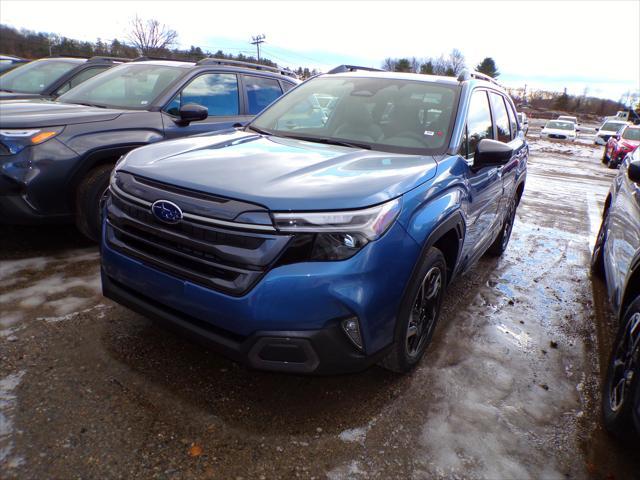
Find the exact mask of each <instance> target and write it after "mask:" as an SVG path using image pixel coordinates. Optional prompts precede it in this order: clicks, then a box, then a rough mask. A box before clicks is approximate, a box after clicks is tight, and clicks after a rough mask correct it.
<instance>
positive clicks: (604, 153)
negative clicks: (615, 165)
mask: <svg viewBox="0 0 640 480" xmlns="http://www.w3.org/2000/svg"><path fill="white" fill-rule="evenodd" d="M596 145H597V143H596ZM602 163H605V164H607V163H609V156H608V155H607V146H606V145H605V146H604V151H603V152H602Z"/></svg>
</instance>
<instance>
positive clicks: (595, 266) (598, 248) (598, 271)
mask: <svg viewBox="0 0 640 480" xmlns="http://www.w3.org/2000/svg"><path fill="white" fill-rule="evenodd" d="M608 215H609V211H608V210H606V211H605V212H604V215H602V223H601V224H600V230H598V236H597V237H596V243H595V245H594V246H593V252H592V253H591V271H592V272H593V273H594V275H595V276H596V277H598V278H604V246H605V244H606V242H607V216H608Z"/></svg>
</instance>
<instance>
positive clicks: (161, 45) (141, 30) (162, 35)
mask: <svg viewBox="0 0 640 480" xmlns="http://www.w3.org/2000/svg"><path fill="white" fill-rule="evenodd" d="M127 38H128V39H129V41H130V42H131V43H132V44H133V45H134V46H135V47H136V48H137V49H138V50H140V53H142V54H143V55H146V54H149V53H153V52H158V51H161V50H165V49H167V48H169V47H171V46H172V45H175V43H176V40H177V39H178V32H176V31H175V30H173V29H171V28H169V27H168V26H167V25H164V24H160V22H158V21H157V20H154V19H151V18H150V19H148V20H144V19H142V18H140V17H138V16H137V15H136V16H135V18H134V19H133V20H131V31H130V32H129V35H128V36H127Z"/></svg>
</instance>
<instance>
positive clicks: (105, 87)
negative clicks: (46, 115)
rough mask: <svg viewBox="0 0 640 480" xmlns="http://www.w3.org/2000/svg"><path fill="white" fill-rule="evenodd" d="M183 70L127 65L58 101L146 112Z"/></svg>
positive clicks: (89, 82) (79, 87)
mask: <svg viewBox="0 0 640 480" xmlns="http://www.w3.org/2000/svg"><path fill="white" fill-rule="evenodd" d="M183 72H184V70H183V69H182V68H180V67H171V66H166V65H149V64H135V63H132V64H127V65H119V66H117V67H113V68H110V69H109V70H107V71H106V72H104V73H101V74H100V75H97V76H95V77H93V78H91V79H89V80H87V81H86V82H84V83H81V84H80V85H78V86H77V87H75V88H72V89H71V90H69V92H67V93H65V94H64V95H61V96H60V97H59V98H58V100H59V101H61V102H67V103H81V104H87V105H97V106H100V107H115V108H125V109H134V110H135V109H146V108H148V106H149V105H150V104H151V103H152V102H153V101H154V100H155V98H156V97H157V96H158V95H160V93H162V91H163V90H164V89H165V88H166V87H167V86H168V85H169V84H170V83H171V82H173V81H174V80H175V79H176V78H178V77H179V76H180V75H182V73H183Z"/></svg>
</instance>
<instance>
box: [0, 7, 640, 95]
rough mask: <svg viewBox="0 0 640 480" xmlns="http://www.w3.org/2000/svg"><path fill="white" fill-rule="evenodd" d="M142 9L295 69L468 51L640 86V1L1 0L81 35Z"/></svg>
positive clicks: (554, 79) (20, 14)
mask: <svg viewBox="0 0 640 480" xmlns="http://www.w3.org/2000/svg"><path fill="white" fill-rule="evenodd" d="M136 14H138V15H140V16H141V17H144V18H155V19H157V20H159V21H160V22H162V23H166V24H168V25H169V26H170V27H172V28H173V29H175V30H177V32H178V34H179V43H180V46H181V47H187V48H188V47H189V46H190V45H195V46H200V47H201V48H203V49H204V50H211V51H216V50H218V49H222V50H224V51H226V52H230V53H238V52H243V53H246V54H251V53H253V52H255V47H253V46H252V45H251V44H250V43H249V42H250V40H251V36H252V35H257V34H265V35H266V40H267V41H266V43H265V44H263V47H264V49H263V51H264V53H265V55H266V56H268V57H269V58H271V59H272V60H274V61H276V62H277V63H278V64H280V65H284V66H290V67H298V66H309V67H317V68H319V69H321V70H326V69H327V68H330V67H331V66H335V65H336V64H341V63H358V64H364V65H368V66H373V67H379V66H380V64H381V62H382V60H383V59H384V58H385V57H401V56H408V57H411V56H416V57H426V56H439V55H440V54H441V53H448V52H449V51H451V49H452V48H458V49H459V50H461V51H462V52H463V54H464V55H465V57H466V60H467V64H468V65H469V66H475V65H476V64H477V63H479V62H480V61H481V60H482V59H483V58H484V57H485V56H490V57H493V58H494V59H495V61H496V63H497V66H498V69H499V70H500V71H501V72H502V75H501V77H500V80H501V81H502V82H503V83H505V84H506V85H508V86H514V87H520V86H523V85H524V84H525V83H526V84H528V85H529V87H532V88H547V89H553V90H562V88H564V87H567V89H568V91H569V93H582V91H583V90H584V88H585V87H588V88H589V94H590V95H595V96H602V97H610V98H614V99H616V100H617V99H618V98H620V96H621V95H622V94H623V93H624V92H626V91H628V90H632V91H638V90H640V30H639V29H638V19H639V18H640V0H629V1H622V2H615V1H601V2H598V1H588V2H577V1H566V2H562V1H536V2H518V1H498V2H484V1H475V2H464V1H450V2H446V3H445V2H435V1H433V2H428V1H423V2H418V1H413V2H399V1H397V2H392V1H353V2H347V1H341V2H338V1H324V2H311V1H296V2H294V1H289V2H275V1H267V0H265V1H257V2H250V1H236V2H218V1H206V2H205V1H196V2H191V1H171V2H163V1H109V2H101V1H71V2H69V1H47V2H38V1H25V0H20V1H16V0H0V22H2V23H3V24H7V25H11V26H13V27H18V28H28V29H30V30H37V31H46V32H53V33H57V34H60V35H64V36H66V37H70V38H76V39H81V40H91V41H95V39H96V38H98V37H100V38H102V39H103V40H105V39H112V38H116V37H117V38H120V39H123V38H124V37H125V36H126V32H127V30H128V24H129V20H130V18H131V17H133V16H134V15H136ZM613 19H617V21H619V23H617V24H616V25H613V24H612V20H613ZM634 19H635V20H634ZM620 21H621V22H620ZM607 28H611V32H615V33H612V34H611V35H609V34H608V33H607Z"/></svg>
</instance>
